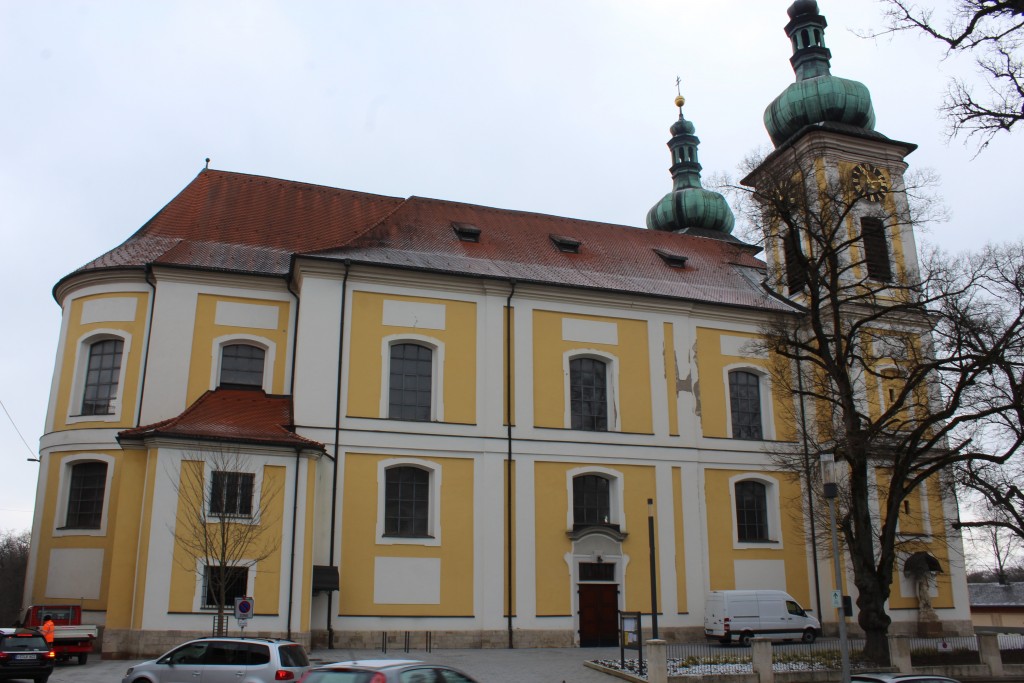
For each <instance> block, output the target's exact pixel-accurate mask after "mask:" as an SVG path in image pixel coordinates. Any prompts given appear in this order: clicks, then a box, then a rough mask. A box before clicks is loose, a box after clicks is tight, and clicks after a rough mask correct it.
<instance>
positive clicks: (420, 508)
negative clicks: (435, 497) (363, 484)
mask: <svg viewBox="0 0 1024 683" xmlns="http://www.w3.org/2000/svg"><path fill="white" fill-rule="evenodd" d="M429 533H430V472H428V471H427V470H424V469H421V468H419V467H391V468H388V470H387V472H386V473H385V475H384V535H385V536H410V537H427V536H429Z"/></svg>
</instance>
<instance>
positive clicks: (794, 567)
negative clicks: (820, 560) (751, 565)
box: [704, 469, 811, 605]
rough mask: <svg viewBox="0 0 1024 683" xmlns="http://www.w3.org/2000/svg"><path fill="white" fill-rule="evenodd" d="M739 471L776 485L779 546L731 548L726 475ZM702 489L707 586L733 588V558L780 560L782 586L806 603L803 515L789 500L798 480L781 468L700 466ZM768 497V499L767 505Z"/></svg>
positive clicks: (797, 488)
mask: <svg viewBox="0 0 1024 683" xmlns="http://www.w3.org/2000/svg"><path fill="white" fill-rule="evenodd" d="M740 474H757V475H766V476H771V477H773V478H774V479H775V480H776V481H777V482H778V487H779V504H780V507H781V510H780V511H779V520H778V521H779V526H780V528H781V531H782V547H781V548H776V547H772V546H771V545H770V544H765V547H756V548H734V547H733V538H734V537H735V533H734V530H733V519H734V503H733V499H732V493H731V490H730V485H729V479H730V478H732V477H734V476H736V475H740ZM704 491H705V495H704V497H705V500H706V505H707V509H708V510H716V511H718V512H717V513H715V514H708V522H707V524H708V529H707V537H708V577H709V579H710V584H711V585H710V589H711V590H713V591H714V590H733V589H735V588H736V572H735V564H734V563H735V562H736V560H782V561H783V562H784V563H785V568H786V590H787V592H789V594H790V595H792V596H793V597H794V598H796V600H797V602H799V603H800V604H801V605H808V604H810V602H811V600H810V588H809V586H810V582H809V579H808V575H807V543H806V541H805V537H806V535H805V533H804V529H805V526H804V519H803V516H802V514H800V513H799V510H800V509H801V508H802V506H800V505H799V503H797V505H796V506H795V507H794V505H793V503H792V502H790V501H800V500H801V498H802V495H801V491H800V484H799V482H797V481H796V480H795V479H793V478H791V477H789V476H788V475H786V474H785V473H782V472H747V471H743V470H717V469H706V470H704ZM770 504H771V500H769V505H770Z"/></svg>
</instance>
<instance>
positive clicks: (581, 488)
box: [572, 474, 611, 528]
mask: <svg viewBox="0 0 1024 683" xmlns="http://www.w3.org/2000/svg"><path fill="white" fill-rule="evenodd" d="M610 520H611V482H610V481H609V480H608V478H607V477H602V476H601V475H598V474H583V475H580V476H578V477H575V478H574V479H573V480H572V521H573V527H574V528H580V527H585V526H593V525H595V524H600V525H605V524H608V523H609V521H610Z"/></svg>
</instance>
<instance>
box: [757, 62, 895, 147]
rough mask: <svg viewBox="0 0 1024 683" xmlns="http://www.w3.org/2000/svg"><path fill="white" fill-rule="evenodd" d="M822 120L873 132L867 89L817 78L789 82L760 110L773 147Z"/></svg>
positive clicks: (854, 83) (841, 80) (834, 78)
mask: <svg viewBox="0 0 1024 683" xmlns="http://www.w3.org/2000/svg"><path fill="white" fill-rule="evenodd" d="M826 121H831V122H835V123H847V124H850V125H852V126H857V127H858V128H867V129H868V130H873V129H874V127H875V110H874V108H873V107H872V106H871V93H870V92H868V89H867V86H865V85H864V84H863V83H859V82H858V81H851V80H848V79H846V78H839V77H837V76H831V75H825V76H818V77H816V78H810V79H807V80H803V81H797V82H796V83H793V84H792V85H790V86H789V87H788V88H786V89H785V90H784V91H783V92H782V94H781V95H779V96H778V97H776V98H775V99H774V100H773V101H772V103H771V104H769V105H768V108H767V109H765V110H764V126H765V128H767V129H768V135H770V136H771V138H772V142H773V143H774V144H775V146H776V147H778V146H779V145H781V144H782V143H783V142H785V141H786V140H788V139H789V137H790V136H791V135H793V134H794V133H796V132H797V131H798V130H800V129H801V128H803V127H804V126H806V125H809V124H812V123H824V122H826Z"/></svg>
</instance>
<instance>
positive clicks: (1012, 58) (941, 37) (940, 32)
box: [873, 0, 1024, 151]
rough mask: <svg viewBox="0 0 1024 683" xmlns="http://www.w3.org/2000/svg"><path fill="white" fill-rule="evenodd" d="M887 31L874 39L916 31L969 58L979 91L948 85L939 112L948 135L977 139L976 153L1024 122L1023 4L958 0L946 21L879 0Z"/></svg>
mask: <svg viewBox="0 0 1024 683" xmlns="http://www.w3.org/2000/svg"><path fill="white" fill-rule="evenodd" d="M883 2H884V3H885V4H886V11H885V18H886V24H887V28H886V29H885V30H883V31H881V32H878V33H875V34H873V35H881V34H885V33H895V32H900V31H914V32H919V33H924V34H925V35H927V36H930V37H932V38H934V39H936V40H938V41H940V42H941V43H943V44H945V46H946V48H947V51H948V53H949V54H953V53H958V52H965V53H971V54H972V55H973V56H974V58H975V62H976V64H977V67H978V70H979V72H980V73H981V75H982V76H983V78H984V83H985V84H984V88H983V89H982V90H983V92H981V93H978V92H976V91H975V88H974V87H972V86H971V85H970V84H968V83H967V82H966V81H964V80H963V79H962V78H954V79H952V80H951V81H950V83H949V89H948V97H947V98H946V100H945V102H944V103H943V104H942V105H941V107H940V111H941V112H942V113H943V114H944V115H945V117H946V120H947V122H948V124H949V130H950V134H951V136H954V137H955V136H958V135H960V134H961V133H965V134H966V136H967V138H971V137H974V136H977V138H978V140H979V146H978V148H979V151H980V150H981V149H984V148H985V147H986V146H988V144H989V143H990V142H991V141H992V138H993V137H994V136H995V135H996V134H997V133H998V132H1000V131H1007V132H1009V131H1010V130H1012V129H1013V127H1014V126H1016V125H1017V124H1018V123H1020V122H1021V121H1024V54H1022V52H1024V0H956V3H955V5H954V7H953V8H952V10H951V11H950V12H949V14H948V16H946V17H936V16H935V11H934V10H933V9H931V8H929V7H927V6H924V7H922V6H920V5H918V4H917V3H915V2H913V1H912V0H883Z"/></svg>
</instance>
